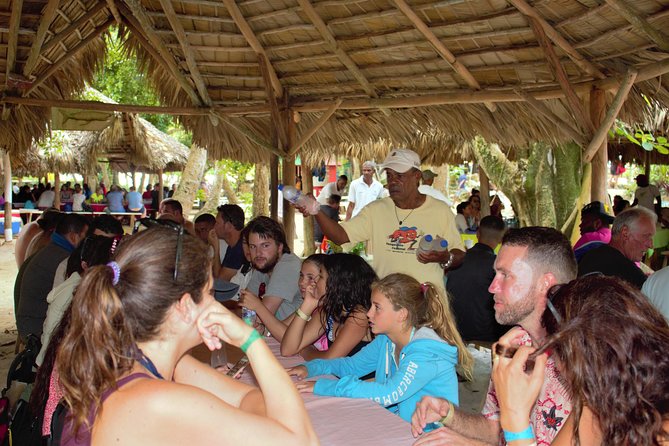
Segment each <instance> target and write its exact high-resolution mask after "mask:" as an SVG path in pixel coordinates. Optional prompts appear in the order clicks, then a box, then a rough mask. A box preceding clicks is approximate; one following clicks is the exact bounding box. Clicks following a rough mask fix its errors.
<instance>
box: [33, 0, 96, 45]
mask: <svg viewBox="0 0 669 446" xmlns="http://www.w3.org/2000/svg"><path fill="white" fill-rule="evenodd" d="M104 8H105V3H104V2H97V3H96V4H95V5H93V7H92V8H91V9H90V10H88V12H86V14H84V15H82V16H81V17H79V18H78V19H77V20H75V21H74V22H72V23H70V24H69V25H68V26H67V28H65V29H64V30H62V31H61V32H59V33H58V34H56V35H55V36H53V37H52V38H51V39H49V41H48V42H46V43H45V44H44V45H42V49H41V51H40V53H41V54H45V53H46V52H47V51H49V50H50V49H51V48H53V47H54V46H56V45H58V44H59V43H60V42H62V41H63V39H65V38H66V37H67V36H69V35H70V34H72V32H73V31H74V30H75V29H79V28H80V27H81V25H83V24H84V23H86V22H88V21H89V20H90V19H92V18H93V16H95V14H97V13H98V12H99V11H100V10H102V9H104Z"/></svg>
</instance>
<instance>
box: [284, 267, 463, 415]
mask: <svg viewBox="0 0 669 446" xmlns="http://www.w3.org/2000/svg"><path fill="white" fill-rule="evenodd" d="M367 317H368V318H369V323H370V326H371V329H372V333H374V334H376V338H375V339H374V340H373V341H372V342H371V343H370V344H369V345H368V346H366V347H364V348H363V349H362V350H361V351H360V352H359V353H357V354H355V355H354V356H351V357H348V358H338V359H328V360H324V359H316V360H314V361H309V362H307V363H305V364H303V365H300V366H297V367H293V368H291V369H289V371H288V373H289V374H291V375H296V376H297V377H298V379H304V378H308V377H312V376H320V375H328V374H332V375H336V376H338V377H339V378H340V379H339V380H330V379H320V380H317V381H304V382H301V383H298V388H299V389H300V391H302V392H313V393H315V394H317V395H330V396H342V397H349V398H369V399H372V400H374V401H376V402H377V403H379V404H381V405H382V406H384V407H386V408H387V409H389V410H391V411H392V412H394V413H396V414H398V415H399V416H400V417H402V418H403V419H404V420H406V421H409V422H410V421H411V415H413V412H414V409H415V408H416V403H417V402H418V401H420V399H421V398H422V397H423V396H425V395H430V396H438V397H440V398H445V399H447V400H449V401H451V402H452V403H453V404H458V378H457V376H456V373H455V367H456V365H458V363H459V364H460V365H461V367H462V369H463V371H464V373H465V375H466V376H467V377H468V378H469V377H471V375H472V358H471V356H470V354H469V353H468V352H467V350H466V348H465V346H464V344H463V342H462V339H461V338H460V335H459V334H458V331H457V329H456V326H455V323H454V321H453V317H452V315H451V312H450V308H449V306H448V301H447V300H446V299H445V298H444V297H443V296H441V295H440V294H439V292H438V291H437V288H436V287H435V286H434V285H433V284H431V283H423V284H421V283H419V282H418V281H417V280H416V279H414V278H412V277H410V276H408V275H406V274H399V273H398V274H390V275H389V276H386V277H385V278H383V279H381V280H380V281H378V282H375V283H374V284H373V285H372V307H371V308H370V310H369V311H368V312H367ZM371 372H375V379H374V381H372V382H367V381H362V380H360V377H362V376H365V375H367V374H368V373H371Z"/></svg>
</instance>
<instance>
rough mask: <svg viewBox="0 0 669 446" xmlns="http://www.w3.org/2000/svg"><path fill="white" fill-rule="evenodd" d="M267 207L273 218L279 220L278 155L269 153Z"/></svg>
mask: <svg viewBox="0 0 669 446" xmlns="http://www.w3.org/2000/svg"><path fill="white" fill-rule="evenodd" d="M269 172H270V174H269V202H270V204H269V207H270V215H271V217H272V219H273V220H276V221H279V190H278V187H279V157H278V156H277V155H274V154H271V155H270V159H269Z"/></svg>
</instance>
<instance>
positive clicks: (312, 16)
mask: <svg viewBox="0 0 669 446" xmlns="http://www.w3.org/2000/svg"><path fill="white" fill-rule="evenodd" d="M297 3H298V4H299V5H300V7H301V8H302V10H303V11H304V13H305V14H306V15H307V17H309V20H310V21H311V23H313V25H314V26H315V27H316V30H318V32H319V33H320V35H321V37H323V39H324V40H325V42H326V44H327V46H328V47H329V49H330V51H332V52H333V53H334V54H335V55H336V56H337V58H338V59H339V61H340V62H341V63H343V64H344V66H346V68H348V70H349V71H350V72H351V74H353V77H355V79H356V80H357V81H358V82H359V83H360V85H362V88H363V90H365V93H367V94H368V95H369V96H371V97H373V98H378V97H379V95H378V94H377V93H376V90H375V89H374V87H373V86H372V84H370V83H369V81H368V80H367V78H366V77H365V75H364V74H363V73H362V71H360V68H358V65H357V64H356V63H355V62H354V61H353V59H351V57H350V56H349V55H348V54H346V52H345V51H344V50H342V49H341V47H340V46H339V44H338V43H337V40H336V39H335V37H334V35H333V34H332V33H331V32H330V30H329V29H328V26H327V25H326V24H325V22H324V21H323V19H322V18H321V16H319V15H318V13H317V12H316V9H315V8H314V6H313V5H312V4H311V2H310V1H309V0H297Z"/></svg>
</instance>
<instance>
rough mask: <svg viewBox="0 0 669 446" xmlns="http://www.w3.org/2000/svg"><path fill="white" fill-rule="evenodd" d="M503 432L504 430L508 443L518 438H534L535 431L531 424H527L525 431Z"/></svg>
mask: <svg viewBox="0 0 669 446" xmlns="http://www.w3.org/2000/svg"><path fill="white" fill-rule="evenodd" d="M502 432H504V440H506V442H507V443H509V442H511V441H516V440H534V431H533V430H532V425H531V424H530V425H529V426H527V429H525V430H524V431H520V432H509V431H502Z"/></svg>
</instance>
